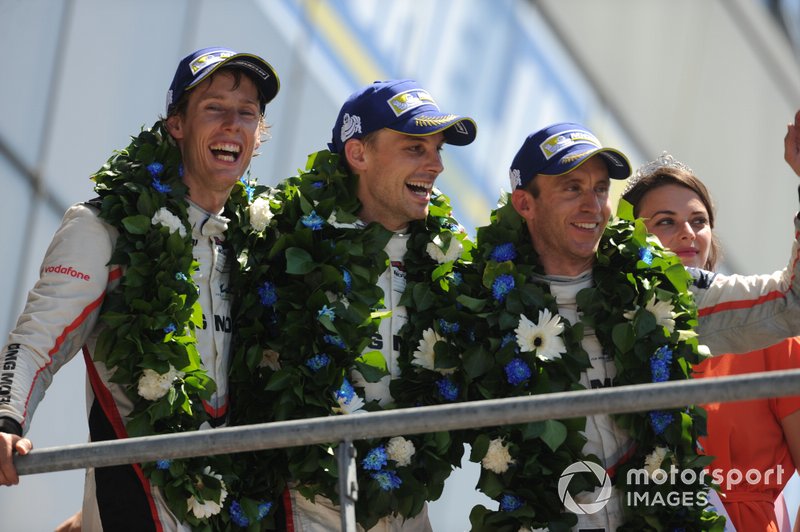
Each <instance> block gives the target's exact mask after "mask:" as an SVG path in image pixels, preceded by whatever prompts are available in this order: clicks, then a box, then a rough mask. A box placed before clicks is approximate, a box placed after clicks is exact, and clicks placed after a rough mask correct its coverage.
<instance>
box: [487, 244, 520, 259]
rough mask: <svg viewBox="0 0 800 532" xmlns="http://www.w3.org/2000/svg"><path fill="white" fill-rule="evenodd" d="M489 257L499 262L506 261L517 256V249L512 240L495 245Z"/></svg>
mask: <svg viewBox="0 0 800 532" xmlns="http://www.w3.org/2000/svg"><path fill="white" fill-rule="evenodd" d="M489 258H490V259H492V260H494V261H497V262H506V261H508V260H514V259H516V258H517V249H516V248H515V247H514V244H512V243H511V242H506V243H505V244H499V245H497V246H495V248H494V249H493V250H492V253H491V254H490V255H489Z"/></svg>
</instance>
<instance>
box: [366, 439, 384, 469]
mask: <svg viewBox="0 0 800 532" xmlns="http://www.w3.org/2000/svg"><path fill="white" fill-rule="evenodd" d="M387 463H388V458H387V456H386V448H385V447H384V446H383V445H379V446H378V447H375V448H373V449H370V450H369V452H368V453H367V456H365V457H364V459H363V460H361V467H363V468H364V469H366V470H368V471H380V470H381V469H383V468H384V467H386V464H387Z"/></svg>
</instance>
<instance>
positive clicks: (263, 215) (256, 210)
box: [250, 196, 273, 233]
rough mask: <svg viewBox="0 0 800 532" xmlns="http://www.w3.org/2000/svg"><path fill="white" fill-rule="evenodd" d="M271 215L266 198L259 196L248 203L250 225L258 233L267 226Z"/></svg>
mask: <svg viewBox="0 0 800 532" xmlns="http://www.w3.org/2000/svg"><path fill="white" fill-rule="evenodd" d="M272 216H273V214H272V210H271V209H270V208H269V199H268V198H265V197H262V196H260V197H258V198H256V199H255V200H253V203H251V204H250V225H251V226H253V229H255V230H256V231H258V232H259V233H260V232H261V231H263V230H264V229H266V228H267V226H268V225H269V222H270V221H271V220H272Z"/></svg>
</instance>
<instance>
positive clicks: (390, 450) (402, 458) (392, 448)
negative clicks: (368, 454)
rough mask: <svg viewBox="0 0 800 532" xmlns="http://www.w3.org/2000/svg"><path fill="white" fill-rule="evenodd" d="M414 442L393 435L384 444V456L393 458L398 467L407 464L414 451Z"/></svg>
mask: <svg viewBox="0 0 800 532" xmlns="http://www.w3.org/2000/svg"><path fill="white" fill-rule="evenodd" d="M416 451H417V450H416V448H415V447H414V442H412V441H409V440H407V439H405V438H403V437H402V436H395V437H394V438H392V439H391V440H389V443H387V444H386V456H387V458H389V460H394V461H395V462H397V465H398V466H400V467H404V466H407V465H408V464H410V463H411V457H412V456H414V453H415V452H416Z"/></svg>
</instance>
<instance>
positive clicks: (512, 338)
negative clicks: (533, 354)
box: [500, 332, 519, 353]
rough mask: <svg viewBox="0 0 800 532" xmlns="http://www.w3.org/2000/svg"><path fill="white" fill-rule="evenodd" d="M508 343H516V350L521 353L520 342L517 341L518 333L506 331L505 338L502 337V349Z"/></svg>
mask: <svg viewBox="0 0 800 532" xmlns="http://www.w3.org/2000/svg"><path fill="white" fill-rule="evenodd" d="M508 344H514V352H515V353H519V344H518V343H517V335H516V334H514V333H513V332H510V333H506V334H505V335H504V336H503V338H501V339H500V349H502V348H504V347H505V346H507V345H508Z"/></svg>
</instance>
